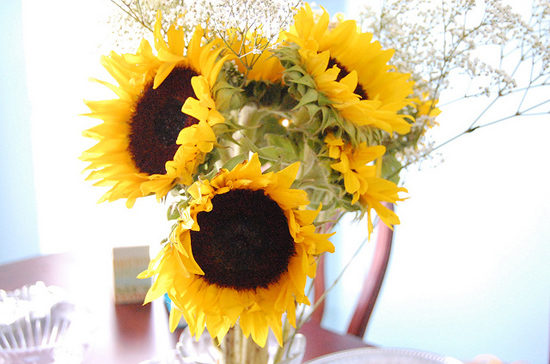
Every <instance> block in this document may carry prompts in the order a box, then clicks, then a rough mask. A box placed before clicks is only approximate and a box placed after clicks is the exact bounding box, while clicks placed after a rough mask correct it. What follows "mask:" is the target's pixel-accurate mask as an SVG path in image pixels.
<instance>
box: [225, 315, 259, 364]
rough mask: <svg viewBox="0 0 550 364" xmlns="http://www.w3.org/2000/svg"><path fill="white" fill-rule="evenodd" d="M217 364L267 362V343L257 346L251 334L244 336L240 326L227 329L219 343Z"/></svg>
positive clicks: (256, 363)
mask: <svg viewBox="0 0 550 364" xmlns="http://www.w3.org/2000/svg"><path fill="white" fill-rule="evenodd" d="M220 348H221V357H220V361H219V364H267V361H268V351H267V345H264V347H261V346H259V345H258V344H256V343H255V342H254V340H253V339H252V336H249V337H248V338H246V337H244V335H243V332H242V330H241V328H240V326H239V325H238V324H237V325H234V326H233V327H232V328H230V329H229V331H228V332H227V334H226V335H225V337H224V338H223V340H222V342H221V344H220Z"/></svg>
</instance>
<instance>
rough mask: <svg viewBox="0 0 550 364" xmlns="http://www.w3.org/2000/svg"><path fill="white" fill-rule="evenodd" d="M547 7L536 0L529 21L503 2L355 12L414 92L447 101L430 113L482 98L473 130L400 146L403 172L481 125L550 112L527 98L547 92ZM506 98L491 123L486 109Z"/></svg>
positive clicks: (402, 4)
mask: <svg viewBox="0 0 550 364" xmlns="http://www.w3.org/2000/svg"><path fill="white" fill-rule="evenodd" d="M548 9H550V2H549V1H548V0H535V1H533V4H532V11H531V14H530V18H529V19H527V20H524V19H523V18H522V17H521V16H520V15H519V14H517V13H515V12H514V11H513V10H512V8H511V7H510V6H508V5H505V4H503V2H502V1H501V0H485V1H482V2H481V3H480V2H475V1H471V0H444V1H441V2H434V1H431V0H420V1H417V0H414V1H413V0H407V1H396V0H390V1H387V2H385V5H384V7H383V8H382V10H381V12H380V13H378V14H377V13H375V12H373V11H372V10H371V9H369V8H365V10H364V11H363V12H362V13H361V14H360V19H361V24H362V28H363V29H364V30H367V31H371V32H373V33H374V34H375V36H376V37H377V38H378V39H379V41H380V42H381V44H382V46H383V47H385V48H393V49H395V55H394V57H393V58H392V59H393V63H394V65H395V66H396V67H397V69H399V70H400V71H402V72H410V73H411V74H412V75H413V78H414V79H415V81H416V87H415V88H416V91H417V93H419V94H422V95H424V94H426V95H428V99H430V100H439V99H441V95H442V94H443V95H444V96H445V99H446V103H445V104H444V105H437V106H436V105H435V103H433V105H432V106H431V108H437V107H438V108H441V109H443V112H444V108H445V106H447V105H449V104H451V103H456V102H459V101H463V100H466V99H473V98H479V97H486V100H487V102H486V103H485V107H484V108H482V110H481V111H480V112H479V113H478V114H477V115H474V117H473V120H472V122H471V123H470V125H469V126H468V127H467V128H466V129H465V130H464V131H463V132H461V133H459V134H458V135H456V136H454V137H453V138H451V139H450V140H448V141H445V142H443V143H440V144H438V145H433V142H429V141H426V139H425V135H424V134H423V135H420V138H419V139H418V142H419V143H418V144H417V145H416V146H415V147H412V146H410V145H409V146H405V147H403V148H400V149H401V150H402V151H403V152H400V153H399V154H398V159H399V160H400V162H401V163H402V164H403V167H402V168H406V167H407V166H409V165H412V164H414V163H416V162H418V161H422V160H424V159H426V158H428V157H430V155H431V153H432V152H434V151H435V150H437V149H439V148H441V147H442V146H443V145H446V144H447V143H449V142H451V141H453V140H456V139H457V138H459V137H461V136H464V135H466V134H469V133H471V132H473V131H475V130H477V129H479V128H483V127H487V126H490V125H494V124H497V123H500V122H502V121H505V120H509V119H512V118H515V117H517V116H532V115H543V114H544V115H548V114H550V100H548V98H543V99H542V100H540V101H533V100H536V98H532V97H530V96H532V95H533V92H534V91H535V90H537V91H539V90H543V89H548V87H550V67H549V64H550V63H549V60H550V56H549V54H550V52H549V51H550V11H549V10H548ZM486 50H489V51H490V52H491V53H490V54H492V55H493V57H492V58H488V57H487V56H486V55H487V54H488V53H487V52H485V51H486ZM457 77H458V78H461V79H463V80H464V79H465V80H467V81H468V82H467V84H468V87H466V88H465V89H463V90H457V88H456V87H455V86H456V84H455V83H453V82H451V80H456V79H457ZM453 95H454V96H453ZM417 97H418V95H417ZM504 101H506V103H507V107H508V108H510V110H511V111H510V112H509V114H508V115H504V116H503V115H502V113H500V115H498V116H496V117H495V118H494V119H491V118H489V117H488V116H489V114H490V112H492V111H494V110H499V111H501V110H500V109H499V108H500V106H501V105H502V103H503V102H504ZM511 105H512V106H511ZM510 106H511V107H510ZM420 120H427V119H426V118H422V119H420ZM418 122H419V120H418V118H417V121H416V123H418ZM426 126H429V124H426ZM413 129H414V127H413ZM427 129H429V127H426V128H425V130H427ZM413 134H414V133H413ZM410 137H411V135H408V136H407V137H406V139H410ZM395 142H396V140H392V141H390V142H388V143H395ZM397 149H399V148H397Z"/></svg>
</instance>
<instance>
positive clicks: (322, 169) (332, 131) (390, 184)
mask: <svg viewBox="0 0 550 364" xmlns="http://www.w3.org/2000/svg"><path fill="white" fill-rule="evenodd" d="M115 3H116V4H117V5H118V6H119V7H120V8H121V9H123V10H124V11H125V12H126V13H127V14H129V15H130V16H131V17H132V18H133V19H135V20H136V21H137V23H139V24H140V25H141V26H143V29H146V31H145V33H147V31H150V34H151V36H152V37H153V40H152V42H150V41H148V40H146V39H143V40H141V43H140V45H139V47H138V48H137V50H135V51H133V52H130V53H124V54H118V53H116V52H111V54H110V55H109V56H105V57H103V58H102V64H103V65H104V67H105V68H106V69H107V71H108V72H109V73H110V74H111V76H112V77H113V78H114V80H115V81H116V83H117V84H111V83H107V82H105V81H98V80H96V81H97V82H99V83H101V84H103V85H105V86H107V87H109V88H110V89H111V90H112V91H113V92H114V93H115V94H116V96H117V98H115V99H112V100H102V101H87V102H86V104H87V106H88V107H89V108H90V110H91V112H90V113H89V114H88V116H90V117H92V118H97V119H100V120H102V123H101V124H99V125H97V126H95V127H93V128H91V129H89V130H87V131H86V132H85V133H84V135H85V136H87V137H90V138H94V139H96V140H97V144H96V145H95V146H94V147H92V148H90V149H89V150H87V151H86V152H84V153H83V154H82V157H81V159H82V160H83V161H85V162H88V163H89V166H88V168H87V169H88V170H89V171H90V172H89V174H88V177H87V178H88V179H90V180H97V182H96V185H98V186H107V187H108V188H109V190H108V191H107V192H106V193H105V194H104V195H103V197H102V198H101V200H100V201H114V200H117V199H126V205H127V206H128V207H132V206H133V204H134V203H135V201H136V200H137V199H139V198H143V197H146V196H151V195H155V196H156V198H157V200H158V201H159V202H161V201H162V202H165V203H166V204H167V205H168V219H169V220H173V221H174V224H173V228H172V230H171V231H170V232H169V233H168V234H167V238H166V239H165V240H164V241H163V242H162V249H161V251H160V253H159V254H158V256H156V258H154V259H153V260H152V261H151V263H150V265H149V267H148V269H147V270H146V271H145V272H143V273H142V274H141V275H140V277H142V278H145V277H155V280H154V283H153V285H152V287H151V288H150V290H149V293H148V295H147V297H146V302H150V301H152V300H155V299H157V298H159V297H161V296H163V295H165V294H167V295H168V297H169V298H170V300H171V301H172V306H171V307H172V309H171V313H170V326H171V328H172V329H174V328H175V327H176V326H177V324H178V323H179V322H180V320H181V319H182V318H183V319H184V320H185V321H186V323H187V324H188V327H189V331H190V334H191V335H192V336H194V337H196V338H197V340H198V339H199V338H200V337H201V335H203V333H204V331H205V330H206V331H207V332H208V334H209V335H210V337H211V338H212V339H213V342H214V344H215V346H216V347H219V348H220V360H221V361H222V362H224V363H228V364H229V363H267V362H268V360H270V362H279V361H280V360H282V359H284V355H283V354H281V353H283V352H284V349H285V348H287V347H288V345H289V343H291V342H292V338H293V335H294V333H295V332H296V330H297V329H299V327H300V325H301V324H302V323H303V320H299V319H297V314H296V312H297V310H300V309H301V308H300V307H302V306H307V305H310V303H311V302H310V298H309V297H308V290H307V285H308V284H309V283H310V281H311V279H314V278H315V275H316V267H317V260H318V259H319V257H321V256H322V255H323V254H324V253H327V252H329V253H330V252H333V251H334V246H333V245H332V243H331V242H330V241H329V238H330V236H331V235H332V234H333V232H332V230H333V227H334V226H335V224H337V223H338V221H339V220H340V218H341V217H342V216H343V215H344V214H345V213H348V212H352V213H355V214H356V216H357V218H358V219H363V218H365V219H367V221H368V231H367V232H366V235H368V236H370V234H371V233H372V231H373V229H374V224H373V220H374V216H373V212H374V213H375V214H376V216H377V217H378V218H379V220H380V221H381V222H382V223H384V224H386V225H388V226H389V227H392V226H393V225H396V224H399V218H398V216H397V215H396V214H395V213H394V212H393V211H392V209H388V208H387V207H386V206H385V205H384V204H394V203H396V202H398V201H403V200H404V199H405V196H404V195H403V194H404V193H406V192H407V190H406V189H405V188H404V187H400V186H398V185H397V183H398V181H399V172H400V171H401V170H402V169H403V167H404V166H406V165H408V164H409V163H411V160H413V159H414V158H413V157H411V156H413V155H415V154H418V151H419V149H420V148H422V147H423V146H426V145H427V144H424V140H425V133H426V131H427V130H429V129H430V128H431V127H432V126H434V125H436V123H435V121H434V119H435V117H436V116H437V115H438V114H439V112H440V111H439V109H438V108H437V106H436V104H437V99H438V95H439V94H438V92H433V91H434V88H430V87H429V86H430V85H433V84H436V82H433V80H430V82H426V81H425V80H423V79H422V78H421V77H420V76H419V75H420V74H419V73H416V72H415V71H414V70H410V71H409V72H403V71H402V69H403V67H399V68H398V67H395V66H393V65H392V63H391V59H392V55H393V54H394V51H392V50H388V49H383V47H382V46H381V44H380V42H379V41H376V40H375V39H374V37H373V33H371V32H364V31H361V29H360V27H359V25H358V23H357V22H356V21H354V20H344V19H343V17H342V16H337V17H335V18H333V19H331V18H330V16H329V14H328V13H327V12H326V11H325V10H323V9H314V8H312V7H311V6H310V5H309V4H307V3H305V4H301V3H296V4H293V3H289V2H285V1H279V2H275V1H273V2H272V1H255V0H244V1H243V0H241V1H238V0H228V1H212V2H209V3H204V4H202V3H201V4H198V3H196V4H195V7H190V8H187V9H179V8H178V7H172V8H171V9H172V10H174V9H176V11H175V14H176V16H174V12H169V11H165V12H168V13H169V16H167V18H169V21H167V18H166V17H165V18H163V13H162V11H161V10H162V9H161V10H158V9H157V10H158V11H156V12H155V18H154V21H153V24H151V23H150V22H148V21H147V19H146V17H145V16H144V14H145V13H141V12H140V11H141V10H142V8H141V7H139V9H137V8H135V7H134V5H132V4H133V3H125V2H122V3H117V2H115ZM138 4H139V2H138ZM144 4H145V3H144ZM199 5H201V6H199ZM157 8H162V6H160V5H159V6H157ZM164 10H166V9H164ZM436 80H437V81H438V82H439V81H441V80H442V79H436ZM415 81H416V83H415ZM441 82H442V81H441ZM415 85H416V86H415ZM427 85H428V86H427ZM437 89H439V85H438V87H437ZM270 331H271V333H272V335H273V336H274V337H275V339H276V341H277V343H278V345H279V346H280V347H281V348H282V349H281V351H280V353H279V354H277V355H276V356H275V357H272V358H268V357H269V355H268V353H267V348H266V342H267V340H268V335H269V333H270Z"/></svg>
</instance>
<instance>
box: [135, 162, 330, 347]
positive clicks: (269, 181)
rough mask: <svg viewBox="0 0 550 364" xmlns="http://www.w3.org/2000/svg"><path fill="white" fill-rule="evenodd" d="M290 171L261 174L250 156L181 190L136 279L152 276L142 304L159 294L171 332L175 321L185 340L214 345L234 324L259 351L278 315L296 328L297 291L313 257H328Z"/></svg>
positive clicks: (302, 297) (277, 328)
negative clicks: (167, 228) (179, 207)
mask: <svg viewBox="0 0 550 364" xmlns="http://www.w3.org/2000/svg"><path fill="white" fill-rule="evenodd" d="M298 168H299V163H295V164H292V165H290V166H289V167H287V168H285V169H284V170H282V171H280V172H277V173H273V172H270V173H266V174H262V171H261V164H260V161H259V159H258V156H257V155H256V154H255V155H253V156H252V157H251V159H250V161H248V162H244V163H241V164H238V165H237V166H236V167H235V168H234V169H233V170H231V171H229V170H226V169H222V170H221V171H220V172H219V173H218V174H217V175H216V176H215V177H214V178H212V179H211V180H205V181H200V182H196V183H194V184H193V185H192V186H191V187H190V188H189V193H190V194H191V196H192V200H191V201H190V203H189V206H188V207H187V209H186V210H185V212H184V213H183V214H182V217H181V218H180V220H179V221H178V225H177V227H176V228H175V230H174V231H173V233H172V235H171V238H170V243H168V244H167V245H166V246H165V247H164V249H163V250H162V251H161V252H160V254H159V255H158V256H157V257H156V258H155V259H154V260H153V261H152V262H151V264H150V265H149V269H148V270H147V271H145V272H143V273H142V274H141V275H140V278H146V277H152V276H155V275H156V276H157V278H156V280H155V283H154V284H153V286H152V287H151V289H150V290H149V292H148V294H147V298H146V302H150V301H152V300H154V299H156V298H158V297H161V296H162V295H164V294H165V293H167V294H168V296H169V297H170V299H171V300H172V302H173V306H172V310H171V313H170V322H171V328H172V329H175V327H176V326H177V323H178V322H179V320H180V318H181V316H182V315H183V316H184V318H185V320H186V322H187V323H188V324H189V329H190V331H191V334H192V335H197V337H200V335H201V334H202V333H203V331H204V329H205V328H207V329H208V332H209V333H210V335H211V336H212V337H214V338H218V339H220V340H221V339H222V338H223V337H224V336H225V334H226V333H227V331H228V330H229V328H230V327H232V326H233V325H235V324H236V322H237V320H239V325H240V326H241V328H242V330H243V333H244V335H245V336H246V337H248V336H249V335H252V338H253V340H254V341H255V342H256V343H257V344H258V345H260V346H264V345H265V343H266V340H267V336H268V333H269V328H271V330H272V331H273V333H274V334H275V337H276V338H277V339H278V340H279V343H280V344H282V320H283V318H282V317H283V313H285V312H286V314H287V315H286V318H287V319H288V320H289V322H290V324H291V325H292V326H294V327H296V312H295V308H296V303H303V304H308V305H309V304H310V302H309V300H308V298H307V296H306V294H305V286H306V279H307V277H308V276H309V277H311V278H313V277H314V276H315V271H316V260H315V259H316V256H318V255H320V254H323V253H325V252H333V251H334V246H333V245H332V244H331V243H330V242H329V241H328V238H329V237H330V236H331V234H317V233H315V226H314V225H313V221H314V219H315V217H316V216H317V214H318V212H319V210H306V209H304V208H305V207H306V206H307V205H308V204H309V201H308V199H307V193H306V192H305V191H303V190H297V189H291V188H290V187H291V185H292V183H293V181H294V179H295V178H296V174H297V172H298Z"/></svg>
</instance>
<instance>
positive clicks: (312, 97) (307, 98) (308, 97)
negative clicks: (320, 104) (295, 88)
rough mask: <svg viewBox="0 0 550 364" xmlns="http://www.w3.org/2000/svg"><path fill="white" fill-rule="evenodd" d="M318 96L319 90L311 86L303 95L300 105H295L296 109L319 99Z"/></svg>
mask: <svg viewBox="0 0 550 364" xmlns="http://www.w3.org/2000/svg"><path fill="white" fill-rule="evenodd" d="M318 98H319V92H317V90H315V89H312V88H310V89H308V90H307V92H306V93H305V94H304V96H302V99H301V100H300V102H299V103H298V105H296V107H294V109H295V110H296V109H299V108H300V107H301V106H304V105H306V104H309V103H310V102H315V101H317V99H318Z"/></svg>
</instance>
